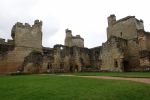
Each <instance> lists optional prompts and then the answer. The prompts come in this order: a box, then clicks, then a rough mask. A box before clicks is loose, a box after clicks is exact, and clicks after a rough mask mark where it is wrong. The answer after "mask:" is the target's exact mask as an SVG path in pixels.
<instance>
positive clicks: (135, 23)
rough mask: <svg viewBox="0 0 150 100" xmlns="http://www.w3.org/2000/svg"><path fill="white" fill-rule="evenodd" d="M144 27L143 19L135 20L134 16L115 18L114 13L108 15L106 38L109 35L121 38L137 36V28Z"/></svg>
mask: <svg viewBox="0 0 150 100" xmlns="http://www.w3.org/2000/svg"><path fill="white" fill-rule="evenodd" d="M139 29H144V26H143V21H142V20H137V19H136V18H135V17H134V16H127V17H125V18H123V19H120V20H117V21H116V17H115V15H113V16H112V15H111V16H109V17H108V28H107V38H108V39H109V38H110V37H111V36H116V37H120V38H123V39H133V38H137V30H139Z"/></svg>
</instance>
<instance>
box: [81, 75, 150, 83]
mask: <svg viewBox="0 0 150 100" xmlns="http://www.w3.org/2000/svg"><path fill="white" fill-rule="evenodd" d="M79 77H87V78H97V79H112V80H128V81H135V82H141V83H146V84H150V78H125V77H112V76H79Z"/></svg>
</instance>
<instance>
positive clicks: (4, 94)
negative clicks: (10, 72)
mask: <svg viewBox="0 0 150 100" xmlns="http://www.w3.org/2000/svg"><path fill="white" fill-rule="evenodd" d="M76 74H81V73H76ZM83 74H84V73H83ZM87 74H88V73H87ZM90 74H91V73H90ZM93 74H94V73H93ZM144 75H145V74H144ZM78 76H79V75H78ZM146 76H148V75H146ZM98 77H99V76H98ZM0 98H1V100H149V98H150V85H149V84H144V83H139V82H133V81H125V80H112V79H111V80H106V79H97V78H84V76H83V75H82V77H76V76H75V77H74V76H62V75H51V74H48V75H19V76H1V77H0Z"/></svg>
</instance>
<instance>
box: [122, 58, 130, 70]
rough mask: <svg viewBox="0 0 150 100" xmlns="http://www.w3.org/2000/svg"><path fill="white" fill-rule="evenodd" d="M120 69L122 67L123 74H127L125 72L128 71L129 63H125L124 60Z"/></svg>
mask: <svg viewBox="0 0 150 100" xmlns="http://www.w3.org/2000/svg"><path fill="white" fill-rule="evenodd" d="M122 65H123V66H122V67H123V71H124V72H127V71H129V62H128V61H126V60H124V61H123V62H122Z"/></svg>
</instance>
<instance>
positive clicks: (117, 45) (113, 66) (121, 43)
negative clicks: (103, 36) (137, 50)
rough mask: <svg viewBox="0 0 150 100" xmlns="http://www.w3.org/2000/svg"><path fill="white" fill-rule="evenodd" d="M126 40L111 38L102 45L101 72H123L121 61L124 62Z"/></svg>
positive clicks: (125, 57)
mask: <svg viewBox="0 0 150 100" xmlns="http://www.w3.org/2000/svg"><path fill="white" fill-rule="evenodd" d="M126 51H127V40H125V39H121V38H118V37H111V38H109V40H107V42H105V43H103V44H102V54H101V59H102V66H101V70H107V71H123V69H124V65H123V61H126V59H127V56H126Z"/></svg>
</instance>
